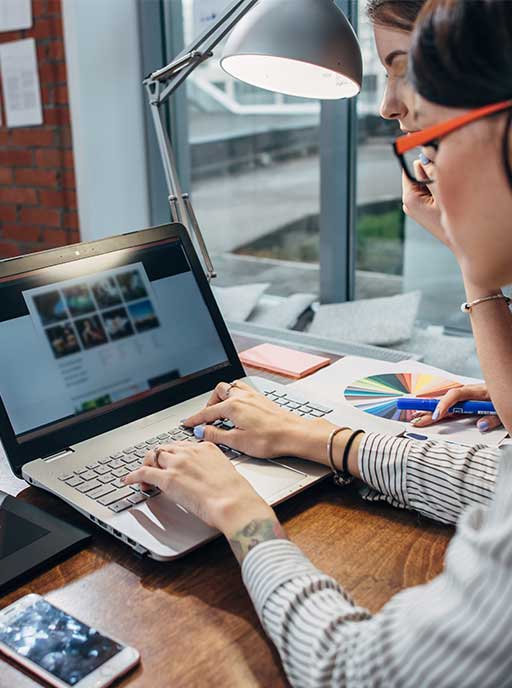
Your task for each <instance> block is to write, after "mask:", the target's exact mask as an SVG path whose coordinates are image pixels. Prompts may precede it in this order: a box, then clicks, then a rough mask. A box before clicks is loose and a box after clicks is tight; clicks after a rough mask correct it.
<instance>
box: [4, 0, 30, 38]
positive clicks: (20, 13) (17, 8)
mask: <svg viewBox="0 0 512 688" xmlns="http://www.w3.org/2000/svg"><path fill="white" fill-rule="evenodd" d="M31 26H32V0H0V31H18V30H19V29H30V27H31Z"/></svg>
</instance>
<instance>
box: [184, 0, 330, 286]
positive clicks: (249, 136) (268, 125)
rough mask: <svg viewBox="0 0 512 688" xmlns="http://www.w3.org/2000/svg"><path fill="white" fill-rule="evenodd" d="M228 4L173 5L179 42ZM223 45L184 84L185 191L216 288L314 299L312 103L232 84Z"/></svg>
mask: <svg viewBox="0 0 512 688" xmlns="http://www.w3.org/2000/svg"><path fill="white" fill-rule="evenodd" d="M229 4H230V3H229V0H210V2H204V1H199V0H182V10H183V22H184V39H185V44H186V45H187V44H189V42H190V41H191V40H192V39H193V38H194V37H195V36H197V35H198V34H199V32H200V31H201V30H202V29H203V28H204V27H205V26H207V25H208V24H210V25H211V24H213V21H214V20H215V18H216V17H217V18H218V16H219V15H220V13H221V12H222V10H223V8H224V7H226V6H227V5H229ZM221 52H222V46H219V47H217V48H216V51H215V57H216V58H217V59H215V57H214V58H213V59H210V60H207V61H206V62H205V63H203V64H202V65H201V66H200V67H198V68H197V69H196V70H195V71H194V73H193V74H192V75H191V76H190V77H189V78H188V79H187V89H188V90H187V112H188V128H189V147H190V168H191V192H192V201H193V204H194V210H195V212H196V215H197V218H198V221H199V225H200V227H201V230H202V232H203V235H204V237H205V240H206V244H207V246H208V249H209V251H210V253H211V256H212V260H213V263H214V266H215V268H216V271H217V273H218V278H217V279H216V281H215V284H216V285H218V286H232V285H242V284H247V283H255V282H261V283H268V284H269V286H268V287H267V289H266V294H271V295H281V296H288V295H290V294H294V293H297V292H312V293H314V294H318V290H319V276H318V260H319V241H318V216H319V203H320V200H319V199H320V191H319V121H320V105H319V103H318V102H317V101H311V100H302V99H299V98H291V97H286V96H283V95H280V94H274V93H271V92H268V91H263V90H261V89H257V88H254V87H251V86H249V85H246V84H244V83H241V82H238V81H235V80H234V79H232V78H231V77H229V76H228V75H227V74H226V73H225V72H224V71H223V70H222V69H221V68H220V66H219V63H218V57H219V56H220V55H221Z"/></svg>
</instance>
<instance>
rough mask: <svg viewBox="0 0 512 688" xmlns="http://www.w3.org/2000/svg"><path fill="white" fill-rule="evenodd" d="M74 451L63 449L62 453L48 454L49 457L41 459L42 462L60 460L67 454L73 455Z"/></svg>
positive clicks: (69, 448)
mask: <svg viewBox="0 0 512 688" xmlns="http://www.w3.org/2000/svg"><path fill="white" fill-rule="evenodd" d="M74 451H75V450H74V449H71V447H67V448H66V449H63V450H62V451H60V452H58V453H57V454H50V456H43V457H41V459H42V460H43V461H55V459H62V458H63V457H64V456H67V455H68V454H73V453H74Z"/></svg>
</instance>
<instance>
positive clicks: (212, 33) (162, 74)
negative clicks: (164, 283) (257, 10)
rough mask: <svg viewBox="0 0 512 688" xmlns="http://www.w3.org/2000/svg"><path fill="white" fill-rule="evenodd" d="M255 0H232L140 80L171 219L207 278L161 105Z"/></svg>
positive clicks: (206, 261) (199, 239)
mask: <svg viewBox="0 0 512 688" xmlns="http://www.w3.org/2000/svg"><path fill="white" fill-rule="evenodd" d="M257 2H258V0H235V2H233V3H232V4H231V5H230V6H229V7H228V8H227V9H226V11H225V12H224V13H223V14H222V16H221V17H220V19H219V20H218V21H217V22H216V23H215V24H214V25H213V26H211V27H209V28H207V29H205V30H204V31H203V33H202V34H200V35H199V36H198V37H197V38H196V39H195V40H194V41H193V42H192V44H191V45H190V46H189V47H187V48H185V49H184V50H182V51H181V53H180V54H179V55H178V56H177V57H176V58H175V59H174V60H173V61H172V62H170V63H169V64H168V65H166V66H165V67H162V68H161V69H157V70H156V71H154V72H152V73H151V74H150V75H149V76H148V77H147V78H146V79H144V81H143V84H144V86H145V88H146V93H147V96H148V102H149V106H150V110H151V114H152V117H153V124H154V127H155V133H156V138H157V142H158V148H159V151H160V156H161V158H162V163H163V166H164V173H165V181H166V184H167V190H168V194H169V195H168V201H169V206H170V210H171V218H172V220H173V221H177V222H181V223H182V224H183V225H184V226H185V227H186V229H187V231H188V233H189V234H190V235H194V236H195V238H196V241H197V244H198V246H199V250H200V251H201V255H202V257H203V261H204V264H205V268H206V275H207V278H208V281H209V280H211V279H212V278H213V277H215V271H214V268H213V265H212V261H211V259H210V255H209V253H208V249H207V248H206V243H205V241H204V239H203V235H202V233H201V230H200V228H199V224H198V222H197V218H196V215H195V213H194V210H193V208H192V204H191V202H190V198H189V196H188V194H184V193H183V191H182V188H181V184H180V180H179V176H178V169H177V165H176V158H175V156H174V152H173V149H172V145H171V141H170V138H169V134H168V133H167V129H166V127H165V123H164V119H163V114H162V106H163V105H164V104H165V103H166V102H167V100H168V99H169V98H170V97H171V95H172V94H173V93H174V92H175V91H176V89H177V88H179V86H180V85H181V84H182V83H183V82H184V81H185V79H186V78H187V77H188V76H189V75H190V74H191V73H192V72H193V71H194V69H196V68H197V67H198V66H199V65H200V64H201V63H202V62H204V61H205V60H207V59H208V58H209V57H211V56H212V55H213V49H214V48H215V47H216V46H217V45H218V44H219V43H220V42H221V41H222V39H223V38H224V37H225V36H227V34H228V33H229V32H230V31H231V30H232V29H233V28H234V27H235V25H236V24H237V23H238V22H239V21H240V19H241V18H242V17H243V16H244V15H245V14H247V12H248V11H249V10H250V9H251V8H252V7H253V6H254V5H255V4H256V3H257Z"/></svg>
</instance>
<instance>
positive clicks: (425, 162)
mask: <svg viewBox="0 0 512 688" xmlns="http://www.w3.org/2000/svg"><path fill="white" fill-rule="evenodd" d="M418 157H419V159H420V162H421V164H422V165H428V164H429V163H431V162H432V161H431V160H429V159H428V158H427V156H426V155H425V154H424V153H420V154H419V156H418Z"/></svg>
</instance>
